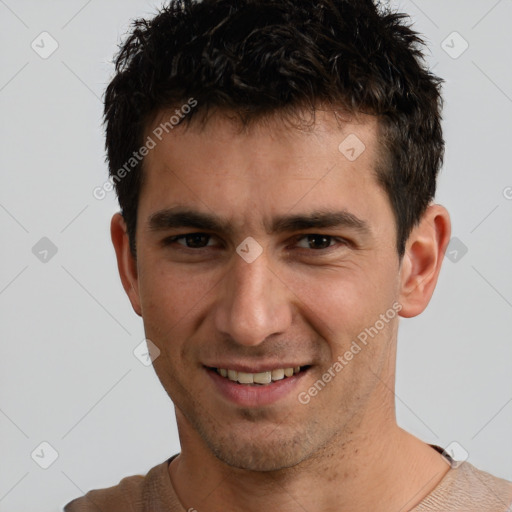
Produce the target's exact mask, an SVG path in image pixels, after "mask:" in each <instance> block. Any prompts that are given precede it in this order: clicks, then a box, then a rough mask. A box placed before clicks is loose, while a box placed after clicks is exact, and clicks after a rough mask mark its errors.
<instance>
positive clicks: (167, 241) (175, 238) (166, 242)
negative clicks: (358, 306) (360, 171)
mask: <svg viewBox="0 0 512 512" xmlns="http://www.w3.org/2000/svg"><path fill="white" fill-rule="evenodd" d="M192 236H205V237H208V242H209V241H210V240H211V239H212V238H213V237H214V235H210V234H208V233H201V232H196V233H185V234H183V235H177V236H171V237H168V238H165V239H164V240H163V241H162V245H163V246H165V247H167V246H170V245H172V244H173V243H175V242H177V241H178V240H181V239H186V238H187V237H192ZM308 237H315V238H327V239H329V242H333V241H334V242H338V243H340V244H341V245H343V246H347V245H350V243H349V242H348V241H347V240H345V239H344V238H340V237H336V236H333V235H323V234H320V233H307V234H304V235H298V236H296V237H295V238H294V241H295V243H297V242H299V241H301V240H303V239H306V238H308ZM208 242H207V243H208ZM179 245H182V244H179ZM208 248H209V247H208V246H205V247H198V248H197V247H196V248H194V247H187V246H186V245H185V246H183V245H182V249H183V250H190V251H194V252H199V251H201V250H203V249H208ZM334 248H336V245H329V247H325V248H322V249H311V248H304V247H301V248H300V249H301V250H304V251H315V252H320V251H329V250H332V249H334Z"/></svg>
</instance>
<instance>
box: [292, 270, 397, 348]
mask: <svg viewBox="0 0 512 512" xmlns="http://www.w3.org/2000/svg"><path fill="white" fill-rule="evenodd" d="M289 282H290V289H291V290H292V291H293V293H294V295H295V296H296V297H297V298H298V299H299V303H298V307H299V308H300V310H301V314H302V315H304V316H305V317H306V318H307V319H308V321H309V323H311V325H312V326H313V328H314V329H315V330H316V331H317V332H318V333H319V334H320V335H321V336H322V337H323V338H325V339H327V340H331V342H332V343H331V345H332V347H331V349H332V350H333V351H336V352H339V351H340V350H343V351H344V350H345V348H346V345H347V343H349V344H350V341H351V340H352V339H355V338H356V337H357V335H358V334H359V333H360V332H362V331H364V329H365V328H368V327H371V326H372V325H374V324H375V322H376V321H377V320H378V319H379V318H380V315H381V314H383V313H385V312H386V311H387V310H388V309H389V308H391V307H392V304H393V303H394V301H395V300H396V293H395V288H396V287H395V285H394V284H393V280H392V274H391V273H390V272H389V271H386V270H384V269H383V268H381V267H379V266H378V265H376V266H375V267H374V268H373V269H370V268H369V267H367V266H365V267H364V268H356V267H355V266H351V267H350V268H349V267H348V266H347V267H346V268H336V269H332V270H331V269H329V270H326V269H321V270H318V269H317V271H315V272H314V273H313V272H308V273H304V274H299V273H297V274H295V275H293V276H289Z"/></svg>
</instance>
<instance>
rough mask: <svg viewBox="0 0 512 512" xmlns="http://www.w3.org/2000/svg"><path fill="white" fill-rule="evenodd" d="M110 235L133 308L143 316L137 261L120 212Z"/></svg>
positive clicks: (125, 288) (114, 217)
mask: <svg viewBox="0 0 512 512" xmlns="http://www.w3.org/2000/svg"><path fill="white" fill-rule="evenodd" d="M110 236H111V238H112V244H113V245H114V249H115V251H116V258H117V268H118V270H119V276H120V277H121V282H122V283H123V288H124V291H125V292H126V294H127V295H128V298H129V299H130V302H131V303H132V307H133V310H134V311H135V313H137V315H139V316H142V314H141V312H142V310H141V307H140V297H139V281H138V272H137V261H136V260H135V258H134V257H133V255H132V252H131V250H130V243H129V239H128V233H127V231H126V223H125V221H124V219H123V216H122V215H121V214H120V213H116V214H115V215H114V216H113V217H112V221H111V222H110Z"/></svg>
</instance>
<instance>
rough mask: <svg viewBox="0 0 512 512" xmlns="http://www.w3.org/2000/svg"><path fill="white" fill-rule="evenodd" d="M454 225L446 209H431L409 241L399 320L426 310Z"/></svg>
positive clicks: (402, 279) (403, 264)
mask: <svg viewBox="0 0 512 512" xmlns="http://www.w3.org/2000/svg"><path fill="white" fill-rule="evenodd" d="M450 235H451V223H450V215H449V214H448V211H447V210H446V208H444V207H443V206H441V205H438V204H432V205H430V206H429V207H428V208H427V210H426V212H425V213H424V215H423V217H422V220H421V221H420V223H419V225H418V226H416V227H415V228H414V229H413V230H412V232H411V234H410V236H409V239H408V240H407V245H406V251H405V255H404V258H403V261H402V265H401V270H400V303H401V304H402V310H401V311H400V316H402V317H405V318H410V317H413V316H416V315H419V314H420V313H422V312H423V311H424V310H425V308H426V307H427V305H428V303H429V302H430V299H431V297H432V294H433V293H434V289H435V287H436V284H437V279H438V277H439V272H440V271H441V266H442V263H443V259H444V253H445V251H446V247H447V246H448V243H449V241H450Z"/></svg>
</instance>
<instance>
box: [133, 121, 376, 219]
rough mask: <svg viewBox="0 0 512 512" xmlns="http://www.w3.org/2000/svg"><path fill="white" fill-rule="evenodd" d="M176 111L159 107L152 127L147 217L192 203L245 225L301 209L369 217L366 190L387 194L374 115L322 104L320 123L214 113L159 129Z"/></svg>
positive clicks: (144, 202)
mask: <svg viewBox="0 0 512 512" xmlns="http://www.w3.org/2000/svg"><path fill="white" fill-rule="evenodd" d="M173 113H174V111H162V112H160V114H159V115H158V116H157V117H156V118H155V120H154V122H153V123H152V125H150V126H149V127H148V130H147V132H146V136H147V137H152V138H153V139H154V141H155V146H154V148H153V149H152V150H151V151H150V152H149V153H148V155H147V156H146V157H145V160H144V180H143V186H142V189H141V194H140V204H139V206H140V208H141V209H142V210H143V211H144V214H145V215H146V216H147V215H150V214H151V213H152V212H154V211H156V210H158V209H163V208H173V207H175V206H193V207H195V209H196V210H198V209H199V210H202V211H203V212H208V211H209V212H215V213H216V214H217V215H218V216H223V217H224V218H226V219H228V218H229V219H230V221H231V222H234V223H239V224H241V225H242V224H247V223H248V222H253V221H254V218H255V216H256V215H258V214H259V215H260V217H264V216H265V217H266V218H267V220H268V219H270V218H271V217H273V216H276V215H281V214H282V213H284V212H290V211H291V210H293V209H294V208H295V209H297V211H299V210H300V211H301V212H304V211H307V210H318V209H322V210H326V211H327V210H333V211H334V210H339V209H340V208H343V209H346V210H348V211H352V212H353V213H355V214H357V216H358V217H362V216H363V217H364V215H365V210H367V209H368V206H369V204H367V205H365V204H363V202H362V201H361V198H362V197H363V195H364V196H367V198H371V197H372V194H373V195H374V196H375V194H379V193H382V190H381V189H380V186H379V185H378V184H377V180H376V178H375V174H374V171H375V168H376V166H377V165H378V163H379V153H380V152H379V150H378V139H377V134H378V125H377V121H376V118H375V117H373V116H365V115H360V116H358V117H357V118H354V117H352V118H347V116H346V115H344V116H339V115H336V114H335V113H333V112H332V111H317V112H316V113H315V118H314V122H310V123H308V124H307V125H303V126H301V127H297V126H296V125H293V124H291V123H290V122H287V121H286V120H283V119H282V118H279V117H273V118H266V119H263V120H261V121H259V122H256V123H253V124H251V125H249V126H245V127H243V126H241V125H240V123H239V122H238V121H237V120H233V119H232V118H229V117H228V116H226V115H214V116H212V117H210V119H209V120H208V121H207V122H206V123H205V124H202V123H198V122H194V120H192V122H191V123H190V124H189V125H187V124H184V125H179V126H174V127H172V128H170V127H169V126H167V128H168V132H166V131H165V130H164V131H163V133H160V132H161V131H162V129H161V127H162V126H164V123H165V122H166V121H168V120H169V118H170V117H171V116H172V115H173ZM310 119H311V118H310ZM159 127H160V131H156V133H157V134H159V135H160V138H158V137H156V136H155V130H157V129H158V128H159ZM371 201H373V202H375V197H374V198H373V199H371V200H370V202H371ZM263 221H264V222H265V220H263Z"/></svg>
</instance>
